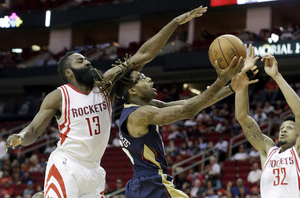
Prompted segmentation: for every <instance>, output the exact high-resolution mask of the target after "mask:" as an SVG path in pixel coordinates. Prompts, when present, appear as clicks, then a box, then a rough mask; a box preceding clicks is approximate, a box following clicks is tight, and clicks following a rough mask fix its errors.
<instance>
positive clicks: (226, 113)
mask: <svg viewBox="0 0 300 198" xmlns="http://www.w3.org/2000/svg"><path fill="white" fill-rule="evenodd" d="M229 114H230V110H229V106H228V103H226V102H225V103H224V104H223V108H222V109H221V110H220V112H219V115H220V116H221V117H223V118H225V119H226V120H228V119H229Z"/></svg>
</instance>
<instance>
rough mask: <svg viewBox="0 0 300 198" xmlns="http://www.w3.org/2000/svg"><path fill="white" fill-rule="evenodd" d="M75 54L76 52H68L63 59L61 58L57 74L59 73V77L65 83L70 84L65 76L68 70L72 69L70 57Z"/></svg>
mask: <svg viewBox="0 0 300 198" xmlns="http://www.w3.org/2000/svg"><path fill="white" fill-rule="evenodd" d="M75 53H76V52H74V51H70V52H67V53H66V54H65V55H64V56H63V57H61V58H60V60H59V62H58V68H57V72H58V75H59V77H60V79H61V80H62V81H63V82H64V83H67V82H68V79H67V77H66V75H65V71H66V69H68V68H70V67H71V64H70V62H69V56H70V55H72V54H75Z"/></svg>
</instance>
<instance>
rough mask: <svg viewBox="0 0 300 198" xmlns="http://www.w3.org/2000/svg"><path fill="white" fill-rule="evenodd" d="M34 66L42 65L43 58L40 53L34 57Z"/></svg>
mask: <svg viewBox="0 0 300 198" xmlns="http://www.w3.org/2000/svg"><path fill="white" fill-rule="evenodd" d="M35 66H36V67H41V66H44V59H43V58H42V56H41V55H40V54H39V55H38V56H37V58H36V59H35Z"/></svg>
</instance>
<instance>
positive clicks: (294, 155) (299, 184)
mask: <svg viewBox="0 0 300 198" xmlns="http://www.w3.org/2000/svg"><path fill="white" fill-rule="evenodd" d="M291 153H292V156H293V157H294V159H295V162H296V167H297V176H298V188H299V191H300V176H299V172H300V170H299V163H298V160H297V156H296V153H295V151H294V149H293V148H292V149H291Z"/></svg>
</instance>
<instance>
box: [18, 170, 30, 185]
mask: <svg viewBox="0 0 300 198" xmlns="http://www.w3.org/2000/svg"><path fill="white" fill-rule="evenodd" d="M21 181H22V184H27V182H28V181H32V178H31V176H30V172H29V171H25V172H24V175H23V177H21Z"/></svg>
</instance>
